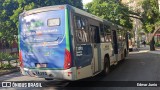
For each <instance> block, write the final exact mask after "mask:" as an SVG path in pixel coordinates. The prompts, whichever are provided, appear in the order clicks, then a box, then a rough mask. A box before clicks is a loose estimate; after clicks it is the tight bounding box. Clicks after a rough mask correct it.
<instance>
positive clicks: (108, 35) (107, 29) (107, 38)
mask: <svg viewBox="0 0 160 90" xmlns="http://www.w3.org/2000/svg"><path fill="white" fill-rule="evenodd" d="M104 32H105V33H104V35H105V42H111V30H110V27H109V26H107V25H105V26H104Z"/></svg>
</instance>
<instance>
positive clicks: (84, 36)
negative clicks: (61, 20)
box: [75, 16, 89, 43]
mask: <svg viewBox="0 0 160 90" xmlns="http://www.w3.org/2000/svg"><path fill="white" fill-rule="evenodd" d="M75 24H76V25H75V26H76V38H77V39H76V40H77V42H78V43H86V42H88V40H89V39H88V30H87V20H86V19H85V18H82V17H80V16H75Z"/></svg>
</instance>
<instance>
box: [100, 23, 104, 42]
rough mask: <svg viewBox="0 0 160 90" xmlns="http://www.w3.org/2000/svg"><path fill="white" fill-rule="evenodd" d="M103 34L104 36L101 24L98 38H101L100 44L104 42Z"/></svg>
mask: <svg viewBox="0 0 160 90" xmlns="http://www.w3.org/2000/svg"><path fill="white" fill-rule="evenodd" d="M104 34H105V32H104V30H103V24H101V25H100V38H101V42H102V43H103V42H105V40H104V38H105V36H104Z"/></svg>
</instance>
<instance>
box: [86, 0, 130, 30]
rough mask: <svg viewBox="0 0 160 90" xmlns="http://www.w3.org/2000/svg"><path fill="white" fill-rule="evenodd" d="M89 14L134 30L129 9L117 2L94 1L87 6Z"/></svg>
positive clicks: (107, 0) (113, 0) (110, 0)
mask: <svg viewBox="0 0 160 90" xmlns="http://www.w3.org/2000/svg"><path fill="white" fill-rule="evenodd" d="M86 8H87V9H88V12H90V13H92V14H94V15H96V16H100V17H101V18H104V19H107V20H109V21H112V22H114V23H116V24H119V25H121V26H124V27H127V28H130V29H132V20H131V19H130V18H129V14H130V11H129V8H128V7H127V6H125V5H123V4H121V3H120V2H115V0H93V2H91V3H89V4H87V5H86Z"/></svg>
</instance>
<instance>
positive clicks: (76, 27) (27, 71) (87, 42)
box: [18, 5, 128, 81]
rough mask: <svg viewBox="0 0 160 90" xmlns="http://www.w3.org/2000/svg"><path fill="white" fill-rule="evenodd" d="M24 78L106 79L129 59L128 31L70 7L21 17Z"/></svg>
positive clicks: (33, 11) (50, 7)
mask: <svg viewBox="0 0 160 90" xmlns="http://www.w3.org/2000/svg"><path fill="white" fill-rule="evenodd" d="M18 34H19V35H18V36H19V60H20V71H21V73H22V75H28V76H32V77H38V78H45V79H46V80H50V79H54V80H69V81H74V80H80V79H84V78H87V77H93V76H95V75H97V74H100V73H101V74H103V75H106V74H107V73H108V72H109V69H110V66H112V65H116V64H117V63H118V61H120V60H123V59H124V58H125V57H126V56H127V55H128V37H127V36H128V35H127V30H126V29H125V28H123V27H121V26H118V25H116V24H114V23H112V22H109V21H107V20H104V19H101V18H99V17H97V16H95V15H92V14H89V13H87V12H85V11H83V10H80V9H78V8H75V7H73V6H70V5H55V6H47V7H41V8H37V9H33V10H29V11H25V12H23V13H21V14H20V15H19V33H18Z"/></svg>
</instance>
